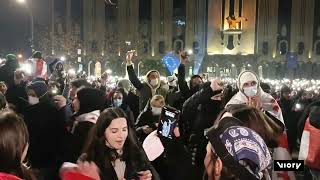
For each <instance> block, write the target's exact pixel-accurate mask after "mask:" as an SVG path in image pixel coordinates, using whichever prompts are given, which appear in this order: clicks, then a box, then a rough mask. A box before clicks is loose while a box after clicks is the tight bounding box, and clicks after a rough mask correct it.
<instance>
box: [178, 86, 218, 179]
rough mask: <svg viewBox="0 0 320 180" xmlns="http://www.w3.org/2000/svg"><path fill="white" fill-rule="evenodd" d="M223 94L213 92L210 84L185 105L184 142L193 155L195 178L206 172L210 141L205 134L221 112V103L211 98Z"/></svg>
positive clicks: (183, 113)
mask: <svg viewBox="0 0 320 180" xmlns="http://www.w3.org/2000/svg"><path fill="white" fill-rule="evenodd" d="M219 93H221V91H212V89H211V87H210V84H209V83H206V84H205V85H204V86H203V88H202V89H201V90H200V91H198V92H196V93H195V94H194V95H192V96H191V97H190V98H189V99H188V100H187V101H186V102H185V103H184V105H183V110H182V119H183V121H182V122H183V124H182V129H183V137H184V141H185V142H186V143H187V146H188V148H189V151H190V153H191V154H192V164H193V166H194V170H195V173H194V176H195V177H201V176H202V174H203V171H204V165H203V160H204V158H205V155H206V146H207V144H208V140H207V139H206V137H205V135H204V132H205V129H207V128H210V127H211V126H212V125H213V124H214V121H215V119H216V118H217V116H218V114H219V113H220V111H221V104H222V102H221V101H213V100H211V97H212V96H214V95H216V94H219Z"/></svg>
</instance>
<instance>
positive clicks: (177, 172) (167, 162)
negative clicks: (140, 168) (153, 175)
mask: <svg viewBox="0 0 320 180" xmlns="http://www.w3.org/2000/svg"><path fill="white" fill-rule="evenodd" d="M160 140H161V142H162V144H163V146H164V153H162V154H161V156H159V157H158V158H157V159H155V160H154V161H152V165H153V166H154V168H155V169H156V170H157V172H158V173H159V175H160V177H161V180H180V179H183V180H194V179H200V178H197V177H195V176H194V175H195V173H194V169H193V167H192V161H191V155H190V153H189V151H188V149H187V148H186V146H185V145H184V144H183V141H182V140H181V139H180V138H177V139H167V138H162V137H160Z"/></svg>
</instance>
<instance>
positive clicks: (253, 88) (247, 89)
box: [243, 85, 258, 97]
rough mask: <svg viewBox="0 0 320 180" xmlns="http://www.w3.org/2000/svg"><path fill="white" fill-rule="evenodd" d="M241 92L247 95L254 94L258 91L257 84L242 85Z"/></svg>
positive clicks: (251, 95)
mask: <svg viewBox="0 0 320 180" xmlns="http://www.w3.org/2000/svg"><path fill="white" fill-rule="evenodd" d="M243 93H244V94H245V95H246V96H248V97H253V96H256V95H257V93H258V85H255V86H250V87H244V88H243Z"/></svg>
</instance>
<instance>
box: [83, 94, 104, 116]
mask: <svg viewBox="0 0 320 180" xmlns="http://www.w3.org/2000/svg"><path fill="white" fill-rule="evenodd" d="M77 99H78V100H79V102H80V109H79V112H78V113H77V114H78V115H80V114H85V113H89V112H92V111H95V110H103V109H104V105H105V101H106V96H105V93H104V92H103V91H101V90H99V89H95V88H82V89H80V90H79V91H78V92H77Z"/></svg>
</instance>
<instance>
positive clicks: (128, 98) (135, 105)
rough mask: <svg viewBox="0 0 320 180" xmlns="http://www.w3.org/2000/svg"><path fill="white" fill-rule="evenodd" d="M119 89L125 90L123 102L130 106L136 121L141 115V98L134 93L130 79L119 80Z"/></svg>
mask: <svg viewBox="0 0 320 180" xmlns="http://www.w3.org/2000/svg"><path fill="white" fill-rule="evenodd" d="M117 87H118V88H123V89H124V94H123V95H124V96H123V100H124V102H126V103H127V104H128V106H129V107H130V109H131V110H132V112H133V116H134V119H135V120H136V119H137V118H138V116H139V114H140V111H139V97H138V96H137V95H136V93H135V92H134V90H133V88H132V85H131V82H130V80H128V79H121V80H119V81H118V84H117Z"/></svg>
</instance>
